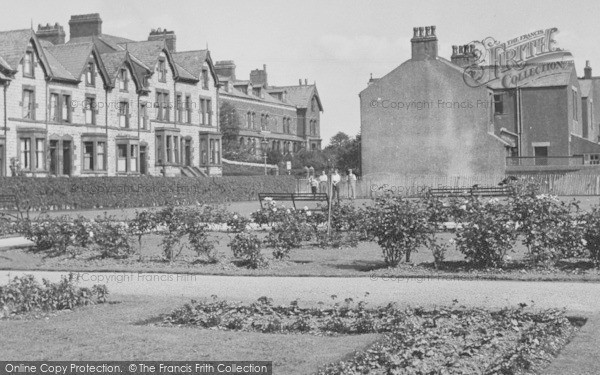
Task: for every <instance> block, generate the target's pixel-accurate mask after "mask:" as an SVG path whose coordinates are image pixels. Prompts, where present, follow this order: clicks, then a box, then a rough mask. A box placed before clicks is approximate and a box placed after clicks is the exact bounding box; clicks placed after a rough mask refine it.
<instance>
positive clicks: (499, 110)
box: [494, 94, 504, 115]
mask: <svg viewBox="0 0 600 375" xmlns="http://www.w3.org/2000/svg"><path fill="white" fill-rule="evenodd" d="M494 114H495V115H503V114H504V94H494Z"/></svg>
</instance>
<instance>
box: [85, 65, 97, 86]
mask: <svg viewBox="0 0 600 375" xmlns="http://www.w3.org/2000/svg"><path fill="white" fill-rule="evenodd" d="M95 78H96V67H95V65H94V63H93V62H89V63H88V64H87V68H86V70H85V84H86V85H87V86H96V80H95Z"/></svg>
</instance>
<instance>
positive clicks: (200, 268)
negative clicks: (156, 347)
mask: <svg viewBox="0 0 600 375" xmlns="http://www.w3.org/2000/svg"><path fill="white" fill-rule="evenodd" d="M260 235H261V236H264V235H265V233H264V232H261V233H260ZM211 236H212V237H213V238H214V239H216V240H217V241H219V243H218V245H217V249H218V252H219V253H220V256H221V260H220V261H219V262H217V263H207V262H206V261H205V260H204V259H202V258H199V257H198V256H197V255H196V253H194V252H192V251H189V250H184V251H183V252H182V253H181V255H180V256H179V257H178V258H177V259H176V260H175V261H173V262H172V263H169V262H168V261H165V260H164V258H163V255H162V250H161V247H160V242H161V237H159V236H157V235H148V236H145V237H144V239H143V243H142V249H143V250H142V252H143V260H141V261H140V260H139V259H138V258H139V257H138V255H137V254H136V255H133V256H131V257H130V258H128V259H109V258H107V259H102V258H100V257H99V256H98V253H97V252H92V251H85V252H83V253H82V254H80V255H78V256H77V257H76V258H71V257H70V256H66V255H64V256H47V255H46V254H43V253H36V252H34V251H31V250H24V249H16V250H8V251H3V252H0V269H2V270H60V271H87V272H92V271H114V272H125V271H126V272H144V273H148V272H165V273H188V274H199V275H200V274H206V275H236V276H241V275H248V276H325V277H372V278H381V277H416V278H419V277H421V278H425V277H429V278H431V277H439V278H464V279H498V280H527V281H594V282H598V281H600V270H598V269H596V268H594V267H593V265H592V263H591V262H587V261H582V260H573V261H568V260H567V261H563V262H561V263H559V264H558V265H557V266H556V267H555V268H552V269H545V268H538V269H530V268H526V267H525V264H524V263H523V262H522V259H523V257H524V256H525V254H526V248H525V247H524V246H523V245H521V244H519V243H518V244H517V246H515V249H514V252H513V253H511V254H510V255H511V257H512V258H513V261H511V262H510V263H509V264H508V266H507V267H506V269H504V270H480V269H473V268H471V267H470V266H469V264H468V263H466V262H465V261H464V257H463V255H462V254H461V253H460V252H459V251H457V250H456V249H454V248H451V250H450V251H448V253H447V256H446V261H445V262H444V263H443V264H442V266H441V267H440V269H435V268H434V266H433V256H432V254H431V252H430V251H429V250H428V249H426V248H422V249H420V250H419V251H418V252H417V253H413V254H412V256H411V263H402V264H400V265H399V266H397V267H395V268H387V267H386V265H385V263H384V262H383V257H382V253H381V249H380V248H379V246H378V245H377V244H375V243H360V244H359V245H358V246H357V247H356V248H339V249H332V248H326V249H323V248H319V247H317V246H316V245H314V244H308V245H305V246H303V247H301V248H299V249H293V250H292V252H291V256H290V258H289V259H287V260H285V261H275V260H271V262H270V265H269V267H268V268H264V269H258V270H251V269H247V268H245V267H243V265H242V263H241V262H240V261H237V260H235V259H234V258H233V254H232V252H231V249H230V248H229V247H228V246H227V244H228V243H229V241H230V238H231V237H230V236H231V235H230V234H227V233H221V232H215V233H212V234H211ZM440 236H441V240H442V241H448V240H449V239H450V238H452V235H451V234H449V233H443V234H441V235H440ZM133 243H134V246H136V247H137V240H135V241H133ZM263 252H264V255H265V256H266V257H272V255H271V249H263Z"/></svg>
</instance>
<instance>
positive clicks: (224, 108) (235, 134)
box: [219, 102, 255, 161]
mask: <svg viewBox="0 0 600 375" xmlns="http://www.w3.org/2000/svg"><path fill="white" fill-rule="evenodd" d="M219 123H220V124H221V133H223V158H225V159H230V160H238V161H254V159H255V157H254V155H252V152H251V150H250V147H249V146H244V145H241V144H240V142H239V135H240V129H241V120H240V116H239V115H238V113H237V111H236V110H235V107H234V106H232V105H231V104H229V103H227V102H223V103H222V104H221V107H220V108H219Z"/></svg>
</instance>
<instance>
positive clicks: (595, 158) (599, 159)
mask: <svg viewBox="0 0 600 375" xmlns="http://www.w3.org/2000/svg"><path fill="white" fill-rule="evenodd" d="M590 164H594V165H597V164H600V154H590Z"/></svg>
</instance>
